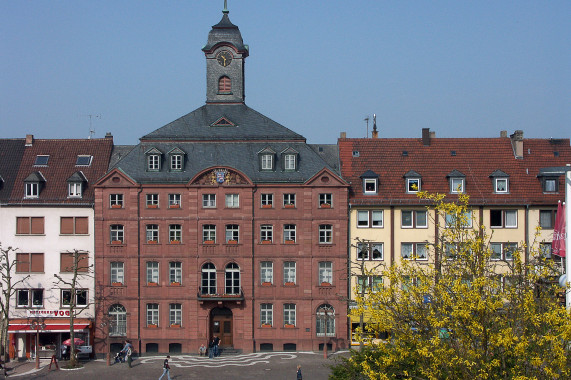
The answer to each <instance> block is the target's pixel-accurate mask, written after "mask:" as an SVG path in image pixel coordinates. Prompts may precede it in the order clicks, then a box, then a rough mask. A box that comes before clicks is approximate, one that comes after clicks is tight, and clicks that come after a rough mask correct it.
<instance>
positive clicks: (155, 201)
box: [145, 193, 159, 207]
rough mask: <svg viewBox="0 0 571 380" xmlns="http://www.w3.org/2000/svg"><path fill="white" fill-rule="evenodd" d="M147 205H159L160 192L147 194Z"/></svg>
mask: <svg viewBox="0 0 571 380" xmlns="http://www.w3.org/2000/svg"><path fill="white" fill-rule="evenodd" d="M145 199H146V205H147V207H149V206H157V207H158V206H159V194H155V193H152V194H151V193H149V194H147V195H146V196H145Z"/></svg>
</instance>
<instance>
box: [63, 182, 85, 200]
mask: <svg viewBox="0 0 571 380" xmlns="http://www.w3.org/2000/svg"><path fill="white" fill-rule="evenodd" d="M81 188H82V183H81V182H69V183H68V184H67V196H68V197H70V198H81V194H82V192H81Z"/></svg>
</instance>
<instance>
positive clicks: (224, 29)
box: [202, 10, 248, 57]
mask: <svg viewBox="0 0 571 380" xmlns="http://www.w3.org/2000/svg"><path fill="white" fill-rule="evenodd" d="M222 13H223V15H222V19H221V20H220V22H219V23H218V24H216V25H213V26H212V30H211V31H210V32H209V33H208V42H207V43H206V45H205V46H204V47H203V48H202V50H203V51H208V50H211V49H212V48H213V47H215V46H216V45H217V44H219V43H230V44H232V45H234V47H235V48H236V49H237V50H238V51H239V52H241V53H243V54H245V56H246V57H247V56H248V45H244V41H243V40H242V34H241V33H240V29H239V28H238V27H237V26H236V25H234V24H232V22H231V21H230V18H229V17H228V11H227V10H224V11H223V12H222Z"/></svg>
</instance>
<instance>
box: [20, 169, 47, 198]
mask: <svg viewBox="0 0 571 380" xmlns="http://www.w3.org/2000/svg"><path fill="white" fill-rule="evenodd" d="M45 182H46V179H45V178H44V176H43V175H42V173H40V172H33V173H32V174H30V175H29V176H27V177H26V179H24V184H25V188H24V191H25V193H24V194H25V198H38V197H39V196H40V192H41V191H42V187H43V185H44V183H45Z"/></svg>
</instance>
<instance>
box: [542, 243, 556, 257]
mask: <svg viewBox="0 0 571 380" xmlns="http://www.w3.org/2000/svg"><path fill="white" fill-rule="evenodd" d="M539 252H540V253H541V255H542V256H543V257H545V258H546V259H549V258H551V255H552V254H553V250H552V247H551V243H539Z"/></svg>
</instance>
